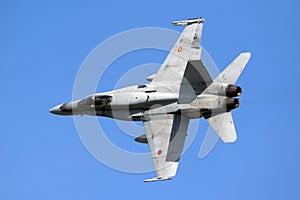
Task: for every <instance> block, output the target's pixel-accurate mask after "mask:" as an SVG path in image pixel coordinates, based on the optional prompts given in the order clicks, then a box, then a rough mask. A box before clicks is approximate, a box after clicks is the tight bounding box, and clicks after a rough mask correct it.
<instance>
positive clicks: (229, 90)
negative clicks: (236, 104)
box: [225, 85, 242, 98]
mask: <svg viewBox="0 0 300 200" xmlns="http://www.w3.org/2000/svg"><path fill="white" fill-rule="evenodd" d="M225 94H226V97H230V98H231V97H236V96H240V95H241V94H242V88H241V87H240V86H237V85H228V86H227V87H226V89H225Z"/></svg>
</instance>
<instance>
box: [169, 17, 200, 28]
mask: <svg viewBox="0 0 300 200" xmlns="http://www.w3.org/2000/svg"><path fill="white" fill-rule="evenodd" d="M204 21H205V20H204V18H203V17H200V18H191V19H187V20H182V21H174V22H172V24H173V25H174V26H188V25H191V24H195V23H197V24H200V23H203V22H204Z"/></svg>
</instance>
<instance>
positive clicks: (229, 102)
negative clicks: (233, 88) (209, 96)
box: [226, 98, 240, 111]
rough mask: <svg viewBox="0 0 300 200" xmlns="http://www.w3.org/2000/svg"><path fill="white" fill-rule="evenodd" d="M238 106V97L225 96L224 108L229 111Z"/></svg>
mask: <svg viewBox="0 0 300 200" xmlns="http://www.w3.org/2000/svg"><path fill="white" fill-rule="evenodd" d="M239 106H240V100H239V99H238V98H226V110H227V111H230V110H233V109H235V108H237V107H239Z"/></svg>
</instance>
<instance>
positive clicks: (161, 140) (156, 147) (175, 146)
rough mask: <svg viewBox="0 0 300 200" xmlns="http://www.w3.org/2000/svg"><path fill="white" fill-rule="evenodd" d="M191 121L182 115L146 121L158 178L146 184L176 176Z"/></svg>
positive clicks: (150, 117)
mask: <svg viewBox="0 0 300 200" xmlns="http://www.w3.org/2000/svg"><path fill="white" fill-rule="evenodd" d="M188 124H189V119H188V118H187V117H185V116H182V115H180V114H159V115H150V116H149V120H147V121H144V127H145V131H146V135H147V140H148V144H149V147H150V151H151V156H152V160H153V165H154V169H155V171H156V176H157V177H156V178H153V179H148V180H145V182H151V181H159V180H168V179H172V177H174V176H175V175H176V171H177V167H178V163H179V160H180V156H181V152H182V150H183V146H184V141H185V137H186V134H187V128H188Z"/></svg>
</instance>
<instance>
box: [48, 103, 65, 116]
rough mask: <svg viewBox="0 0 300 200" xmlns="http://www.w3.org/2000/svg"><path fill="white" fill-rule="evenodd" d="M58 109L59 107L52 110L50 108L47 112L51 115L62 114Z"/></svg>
mask: <svg viewBox="0 0 300 200" xmlns="http://www.w3.org/2000/svg"><path fill="white" fill-rule="evenodd" d="M60 107H61V105H58V106H54V107H53V108H51V109H50V110H49V112H50V113H52V114H56V115H59V114H61V113H62V112H61V109H60Z"/></svg>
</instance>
